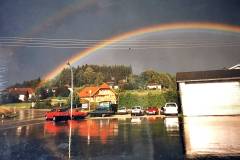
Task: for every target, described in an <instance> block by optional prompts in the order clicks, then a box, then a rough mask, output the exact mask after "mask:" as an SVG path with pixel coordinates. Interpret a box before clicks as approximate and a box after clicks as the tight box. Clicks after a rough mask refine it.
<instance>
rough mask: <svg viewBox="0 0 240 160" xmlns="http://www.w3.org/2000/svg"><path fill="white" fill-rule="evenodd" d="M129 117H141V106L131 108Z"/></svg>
mask: <svg viewBox="0 0 240 160" xmlns="http://www.w3.org/2000/svg"><path fill="white" fill-rule="evenodd" d="M131 115H135V116H141V115H144V110H143V109H142V107H141V106H134V107H132V111H131Z"/></svg>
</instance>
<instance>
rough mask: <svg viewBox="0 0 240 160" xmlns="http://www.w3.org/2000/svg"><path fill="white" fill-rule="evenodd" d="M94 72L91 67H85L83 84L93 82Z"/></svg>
mask: <svg viewBox="0 0 240 160" xmlns="http://www.w3.org/2000/svg"><path fill="white" fill-rule="evenodd" d="M95 74H96V73H95V72H94V70H93V69H92V68H91V67H88V68H86V70H85V71H84V73H83V77H84V84H94V81H95Z"/></svg>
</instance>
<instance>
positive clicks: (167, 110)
mask: <svg viewBox="0 0 240 160" xmlns="http://www.w3.org/2000/svg"><path fill="white" fill-rule="evenodd" d="M163 114H165V115H177V114H178V106H177V104H176V103H172V102H171V103H166V104H165V106H164V107H163Z"/></svg>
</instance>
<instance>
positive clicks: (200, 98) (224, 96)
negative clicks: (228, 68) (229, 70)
mask: <svg viewBox="0 0 240 160" xmlns="http://www.w3.org/2000/svg"><path fill="white" fill-rule="evenodd" d="M179 87H180V95H181V102H182V110H183V114H184V115H185V116H195V115H234V114H240V83H239V82H237V81H236V82H214V83H213V82H212V83H210V82H209V83H180V84H179Z"/></svg>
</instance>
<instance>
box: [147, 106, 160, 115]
mask: <svg viewBox="0 0 240 160" xmlns="http://www.w3.org/2000/svg"><path fill="white" fill-rule="evenodd" d="M145 112H146V114H147V115H158V114H159V110H158V108H157V107H148V109H146V111H145Z"/></svg>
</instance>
